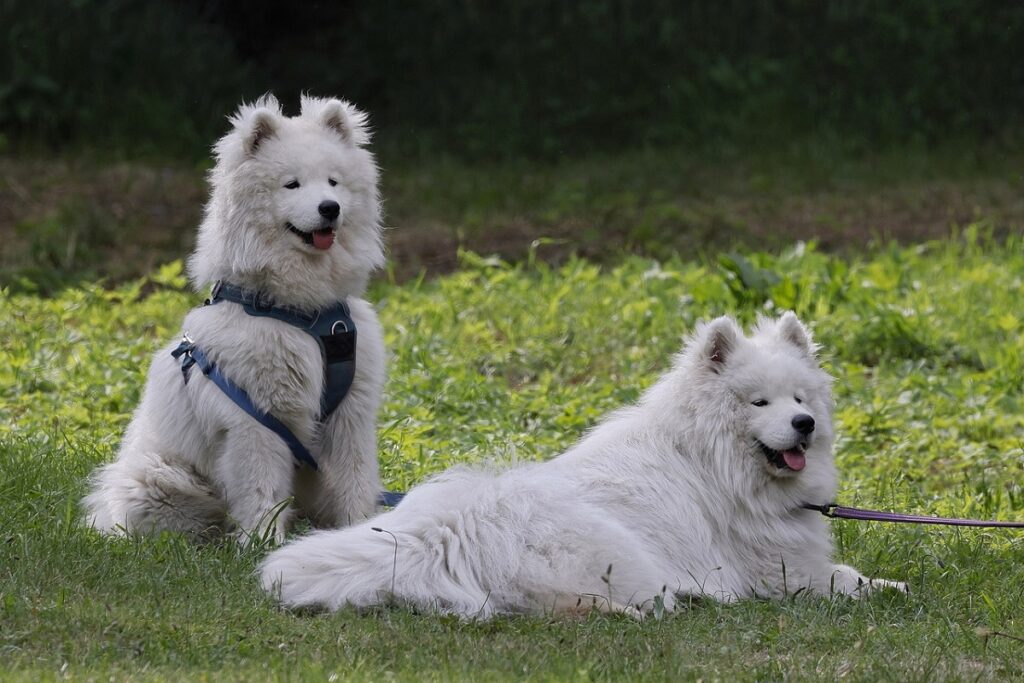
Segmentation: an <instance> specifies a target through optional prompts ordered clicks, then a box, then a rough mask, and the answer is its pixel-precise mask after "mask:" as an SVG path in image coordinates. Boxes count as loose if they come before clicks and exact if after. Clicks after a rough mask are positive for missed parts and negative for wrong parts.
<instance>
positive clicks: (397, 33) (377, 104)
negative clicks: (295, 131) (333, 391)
mask: <svg viewBox="0 0 1024 683" xmlns="http://www.w3.org/2000/svg"><path fill="white" fill-rule="evenodd" d="M0 35H2V36H3V38H2V42H0V244H3V247H2V252H0V285H2V284H4V283H7V284H11V283H18V282H20V283H21V284H22V285H25V286H36V285H38V286H41V287H42V288H43V289H44V290H45V289H50V288H52V287H54V286H59V285H61V284H62V283H64V282H65V281H67V280H68V276H69V274H72V275H74V277H79V276H80V277H90V278H92V277H107V278H108V279H112V280H117V279H119V278H123V277H131V276H135V275H138V274H140V273H142V272H145V271H146V270H148V269H150V268H152V267H153V266H154V265H156V264H158V263H160V262H162V261H166V260H168V259H171V258H177V257H180V256H182V255H183V254H184V253H186V252H187V251H188V249H189V248H190V246H191V239H192V235H193V234H194V228H195V226H196V224H197V222H198V217H199V212H200V210H201V207H202V203H203V201H204V195H205V188H204V186H203V180H202V170H203V169H204V168H206V167H208V165H209V163H210V162H209V148H210V145H211V143H212V142H213V141H214V140H215V139H216V138H217V137H219V136H220V135H221V134H223V132H225V131H226V129H227V121H226V116H227V114H229V113H230V112H231V111H233V110H234V109H235V107H237V105H238V103H239V102H240V101H242V100H251V99H254V98H256V97H258V96H259V95H261V94H263V93H265V92H268V91H269V92H273V93H275V94H276V95H277V96H278V97H279V98H280V99H281V100H282V102H283V103H284V104H285V108H286V110H287V111H290V112H292V113H294V112H295V109H296V108H297V101H298V94H299V93H300V92H302V91H308V92H311V93H313V94H319V95H338V96H343V97H346V98H348V99H350V100H352V101H353V102H355V103H357V104H358V105H359V106H360V107H362V108H363V109H365V110H367V111H368V112H369V113H370V115H371V121H372V124H373V126H374V128H375V130H376V136H375V140H374V149H375V151H377V153H378V155H379V157H380V159H381V162H382V166H383V168H384V195H385V198H386V211H387V220H388V225H389V227H393V228H395V230H393V231H392V232H391V234H389V243H390V244H391V246H392V259H391V263H392V264H393V266H394V267H395V268H396V269H397V271H398V272H399V276H401V273H406V274H415V273H417V272H419V271H420V270H421V269H424V268H425V269H427V270H428V271H438V270H446V269H450V268H451V267H453V266H454V265H456V263H457V258H456V254H457V250H458V248H459V247H460V246H461V247H467V248H469V249H473V250H477V251H482V252H486V253H498V254H501V255H502V256H505V257H509V258H517V257H519V256H522V254H524V253H526V251H527V250H529V248H530V245H531V244H533V243H535V241H536V240H538V239H541V241H542V243H543V244H544V245H545V246H544V247H543V248H542V251H543V254H542V255H543V256H544V257H545V258H551V259H558V258H561V257H563V256H565V255H566V254H568V253H581V254H583V255H585V256H588V257H590V258H595V259H606V258H615V257H616V255H617V254H619V253H621V252H622V251H623V250H631V251H637V252H641V253H645V254H649V255H652V256H656V257H664V256H671V255H673V254H678V253H683V254H684V256H685V255H687V254H698V253H701V252H706V251H714V250H718V249H721V248H726V247H733V246H741V247H742V246H756V247H758V248H772V247H774V246H776V245H778V244H784V243H788V242H791V241H792V240H794V239H815V240H817V241H818V242H819V244H821V245H822V246H824V247H825V248H829V249H832V248H848V247H850V246H851V245H852V246H853V247H855V248H860V247H862V246H863V245H864V244H866V243H867V242H868V241H869V240H877V239H883V240H889V239H895V240H901V241H916V240H920V239H926V238H930V237H939V236H944V235H946V234H948V233H949V231H950V230H953V229H956V228H957V227H958V226H963V225H965V224H967V223H970V222H975V221H978V220H986V221H989V222H990V223H992V224H993V226H994V229H995V230H996V231H997V232H1006V231H1008V230H1015V229H1019V227H1020V225H1021V224H1022V223H1024V201H1022V199H1021V197H1022V194H1024V193H1022V192H1021V183H1022V180H1024V178H1022V176H1021V162H1022V161H1024V154H1022V153H1021V151H1020V142H1021V141H1022V140H1024V136H1022V135H1021V132H1022V130H1024V3H1020V2H997V1H994V0H993V1H986V0H904V1H901V2H889V1H885V0H859V1H853V0H697V1H694V2H678V1H675V0H649V1H646V2H635V1H629V0H577V1H573V2H568V1H559V0H518V1H516V2H509V3H491V2H478V1H469V0H462V1H454V0H450V1H441V0H425V1H423V2H398V1H397V0H393V1H392V0H384V1H369V0H340V1H337V2H292V3H282V2H270V1H267V0H248V1H241V0H210V1H202V0H174V1H171V0H0ZM72 279H73V278H72ZM32 283H35V284H34V285H33V284H32Z"/></svg>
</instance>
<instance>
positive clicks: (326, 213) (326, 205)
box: [316, 199, 341, 221]
mask: <svg viewBox="0 0 1024 683" xmlns="http://www.w3.org/2000/svg"><path fill="white" fill-rule="evenodd" d="M316 210H317V211H319V212H320V215H321V216H323V217H324V218H327V219H330V220H332V221H333V220H334V219H335V218H337V217H338V214H339V213H341V207H340V206H338V202H336V201H334V200H331V199H325V200H323V201H322V202H320V206H318V207H316Z"/></svg>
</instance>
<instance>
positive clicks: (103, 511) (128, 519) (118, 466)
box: [82, 454, 226, 536]
mask: <svg viewBox="0 0 1024 683" xmlns="http://www.w3.org/2000/svg"><path fill="white" fill-rule="evenodd" d="M82 507H83V508H84V510H85V514H86V524H87V525H88V526H91V527H93V528H95V529H96V530H97V531H101V532H103V533H106V534H125V533H132V532H141V533H149V532H158V531H164V530H167V531H179V532H184V533H188V534H193V535H197V536H206V535H209V534H210V533H216V532H218V531H221V530H222V527H223V525H224V522H225V517H226V509H225V504H224V502H223V500H222V499H221V498H220V496H218V495H217V493H216V492H215V491H214V490H213V487H212V486H211V485H210V484H209V482H207V481H206V480H205V479H203V478H202V477H201V476H199V475H198V474H197V473H196V472H194V471H192V470H190V469H188V468H184V467H179V466H176V465H170V464H168V463H167V462H165V461H164V460H163V459H162V458H160V456H159V455H157V454H144V455H141V456H139V457H137V458H134V459H132V460H131V461H128V460H124V459H122V460H118V461H115V462H113V463H110V464H109V465H106V466H105V467H103V468H101V469H100V470H99V471H98V472H97V473H96V474H95V475H94V477H93V480H92V492H91V493H90V494H89V495H87V496H86V497H85V498H84V499H83V500H82Z"/></svg>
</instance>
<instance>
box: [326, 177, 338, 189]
mask: <svg viewBox="0 0 1024 683" xmlns="http://www.w3.org/2000/svg"><path fill="white" fill-rule="evenodd" d="M327 184H328V185H330V186H331V187H334V186H335V185H337V184H338V181H337V180H335V179H334V178H328V179H327Z"/></svg>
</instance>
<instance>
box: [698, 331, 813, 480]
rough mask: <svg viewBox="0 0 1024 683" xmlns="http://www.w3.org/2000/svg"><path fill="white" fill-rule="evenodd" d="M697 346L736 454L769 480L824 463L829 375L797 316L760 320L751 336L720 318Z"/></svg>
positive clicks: (785, 476) (703, 333)
mask: <svg viewBox="0 0 1024 683" xmlns="http://www.w3.org/2000/svg"><path fill="white" fill-rule="evenodd" d="M698 345H699V352H700V354H701V355H702V362H703V371H704V372H705V373H710V375H711V376H712V377H711V379H712V381H713V382H714V383H715V384H716V385H717V386H718V389H717V391H718V392H720V393H723V394H725V395H726V396H727V397H728V398H727V401H728V404H729V408H727V410H728V411H729V413H730V414H731V415H733V416H734V417H733V419H732V420H731V425H730V428H731V430H732V431H734V432H738V433H737V434H735V437H736V438H737V440H738V441H739V442H740V443H741V444H742V447H741V448H740V449H739V450H740V451H741V453H742V457H744V458H747V459H749V460H752V461H753V462H754V463H755V464H756V467H757V468H758V469H759V470H761V471H763V472H764V473H766V474H767V475H768V476H769V477H771V478H775V479H787V478H799V477H801V476H804V475H805V474H807V473H808V472H814V471H815V470H818V469H821V468H822V467H828V468H831V461H832V454H831V449H832V439H833V433H832V423H831V415H832V399H831V391H830V380H829V378H828V375H827V374H826V373H825V372H823V371H822V370H821V369H820V367H819V365H818V362H817V359H816V357H815V347H814V345H813V343H812V342H811V338H810V335H809V333H808V332H807V330H806V329H805V328H804V327H803V325H801V324H800V322H799V321H798V320H797V318H796V316H794V315H793V314H792V313H787V314H785V315H783V316H782V317H781V318H779V319H778V320H762V321H761V322H760V323H759V325H758V326H757V329H756V330H755V333H754V334H753V335H752V336H751V337H750V338H746V337H744V336H743V334H742V332H741V331H740V330H739V328H738V327H737V326H736V324H735V323H734V322H733V321H732V320H730V319H728V318H719V319H718V320H716V321H714V322H712V323H711V324H709V325H708V326H706V328H705V329H704V330H703V331H702V334H701V336H700V337H699V339H698Z"/></svg>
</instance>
